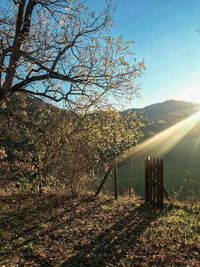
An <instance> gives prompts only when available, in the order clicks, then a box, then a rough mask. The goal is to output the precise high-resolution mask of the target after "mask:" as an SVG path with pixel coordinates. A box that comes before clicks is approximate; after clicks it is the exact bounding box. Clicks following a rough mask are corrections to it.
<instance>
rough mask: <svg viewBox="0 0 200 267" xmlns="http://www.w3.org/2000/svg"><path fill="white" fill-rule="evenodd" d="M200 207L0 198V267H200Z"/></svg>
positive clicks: (87, 198)
mask: <svg viewBox="0 0 200 267" xmlns="http://www.w3.org/2000/svg"><path fill="white" fill-rule="evenodd" d="M199 208H200V203H199V202H195V201H194V200H191V201H190V202H189V200H188V201H187V202H186V201H185V202H176V203H173V204H172V203H166V204H165V209H164V210H163V211H159V210H152V209H150V208H149V207H148V206H146V205H145V204H143V203H142V201H141V200H139V199H127V198H120V199H119V200H117V201H115V200H113V199H109V198H108V197H104V196H101V197H98V198H93V197H91V196H89V195H86V196H82V197H80V198H77V199H72V198H70V197H69V196H66V195H56V194H45V195H42V196H39V195H27V196H20V195H15V196H14V195H13V196H12V195H11V196H1V197H0V266H9V267H10V266H74V267H79V266H84V267H85V266H91V267H95V266H98V267H106V266H138V267H141V266H155V267H156V266H181V267H184V266H194V267H198V266H200V213H199Z"/></svg>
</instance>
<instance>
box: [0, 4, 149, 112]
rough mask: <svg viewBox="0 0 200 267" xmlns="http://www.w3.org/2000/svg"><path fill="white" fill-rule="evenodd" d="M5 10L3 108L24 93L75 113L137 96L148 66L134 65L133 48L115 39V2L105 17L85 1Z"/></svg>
mask: <svg viewBox="0 0 200 267" xmlns="http://www.w3.org/2000/svg"><path fill="white" fill-rule="evenodd" d="M0 8H1V12H0V103H2V102H4V101H5V99H7V98H9V97H10V96H11V95H12V94H14V93H16V92H21V93H25V94H27V95H31V96H35V97H44V98H45V99H46V100H47V99H50V100H53V101H56V102H59V101H64V103H65V104H66V107H67V108H68V109H71V110H73V111H74V110H78V109H81V110H88V109H89V108H90V107H91V106H94V105H100V100H105V99H112V100H113V99H114V98H118V99H123V96H130V95H131V96H134V95H135V93H136V91H137V86H136V85H135V84H134V81H135V78H137V77H138V76H139V75H140V74H141V72H142V70H143V68H144V65H143V63H141V62H137V61H136V60H132V62H131V60H130V55H131V53H130V51H129V45H130V42H127V41H124V40H123V37H122V36H119V37H118V38H113V37H112V36H111V34H110V32H111V27H112V12H113V7H112V3H111V2H110V1H108V2H107V3H106V6H105V8H104V9H103V10H102V11H101V12H99V13H97V12H93V11H91V10H90V9H89V8H88V7H87V6H86V4H85V2H83V1H79V0H58V1H55V0H9V1H7V2H1V5H0ZM130 62H131V63H130Z"/></svg>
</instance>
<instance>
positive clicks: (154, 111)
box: [123, 100, 200, 137]
mask: <svg viewBox="0 0 200 267" xmlns="http://www.w3.org/2000/svg"><path fill="white" fill-rule="evenodd" d="M198 111H200V104H196V103H192V102H186V101H178V100H167V101H165V102H162V103H156V104H152V105H149V106H146V107H144V108H139V109H128V110H125V111H124V112H123V113H124V114H127V115H128V114H133V113H136V114H140V115H141V116H142V117H143V120H144V123H145V127H144V134H145V136H146V137H147V136H149V135H151V134H154V133H157V132H160V131H162V130H164V129H166V128H168V127H170V126H172V125H174V124H175V123H177V122H178V121H181V120H183V119H185V118H187V117H189V116H191V115H192V114H194V113H196V112H198Z"/></svg>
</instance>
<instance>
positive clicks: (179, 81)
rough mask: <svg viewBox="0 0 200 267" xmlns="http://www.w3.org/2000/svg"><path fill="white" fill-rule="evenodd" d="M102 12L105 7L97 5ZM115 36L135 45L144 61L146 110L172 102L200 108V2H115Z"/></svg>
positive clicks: (137, 103) (142, 101)
mask: <svg viewBox="0 0 200 267" xmlns="http://www.w3.org/2000/svg"><path fill="white" fill-rule="evenodd" d="M91 3H92V8H95V9H99V8H100V7H101V6H103V3H104V1H103V0H102V1H94V0H93V1H91ZM114 3H115V5H116V11H115V13H114V21H115V25H114V27H113V29H112V34H113V35H114V36H118V35H119V34H121V33H122V35H123V37H124V39H127V40H133V41H135V45H134V47H133V51H134V52H135V56H136V58H137V59H143V58H144V61H145V65H146V72H145V74H144V75H143V77H142V78H141V79H140V81H139V83H140V84H141V94H142V99H140V100H135V101H134V102H133V103H132V104H131V106H132V107H133V106H134V107H141V106H146V105H149V104H152V103H156V102H162V101H165V100H167V99H180V100H186V101H193V102H200V33H198V32H197V31H196V30H197V29H198V28H199V27H200V0H115V1H114Z"/></svg>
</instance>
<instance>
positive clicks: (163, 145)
mask: <svg viewBox="0 0 200 267" xmlns="http://www.w3.org/2000/svg"><path fill="white" fill-rule="evenodd" d="M198 122H200V111H198V112H196V113H195V114H193V115H191V116H190V117H188V118H186V119H184V120H182V121H180V122H178V123H176V124H175V125H173V126H171V127H169V128H167V129H166V130H164V131H162V132H161V133H159V134H157V135H155V136H153V137H151V138H149V139H147V140H146V141H144V142H143V143H141V144H138V145H137V146H136V147H134V148H132V149H130V150H129V151H126V152H125V153H124V154H123V155H121V156H119V158H118V160H119V161H124V160H127V159H128V158H130V157H132V156H134V157H137V156H141V155H149V154H153V155H154V156H156V157H161V156H163V155H164V154H166V153H167V152H168V151H169V150H171V149H172V148H173V147H174V146H175V145H176V144H177V143H178V142H180V141H181V140H182V139H183V138H184V137H185V136H186V135H187V134H188V133H189V132H190V131H191V130H192V129H193V128H194V127H195V126H196V125H197V123H198Z"/></svg>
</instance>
